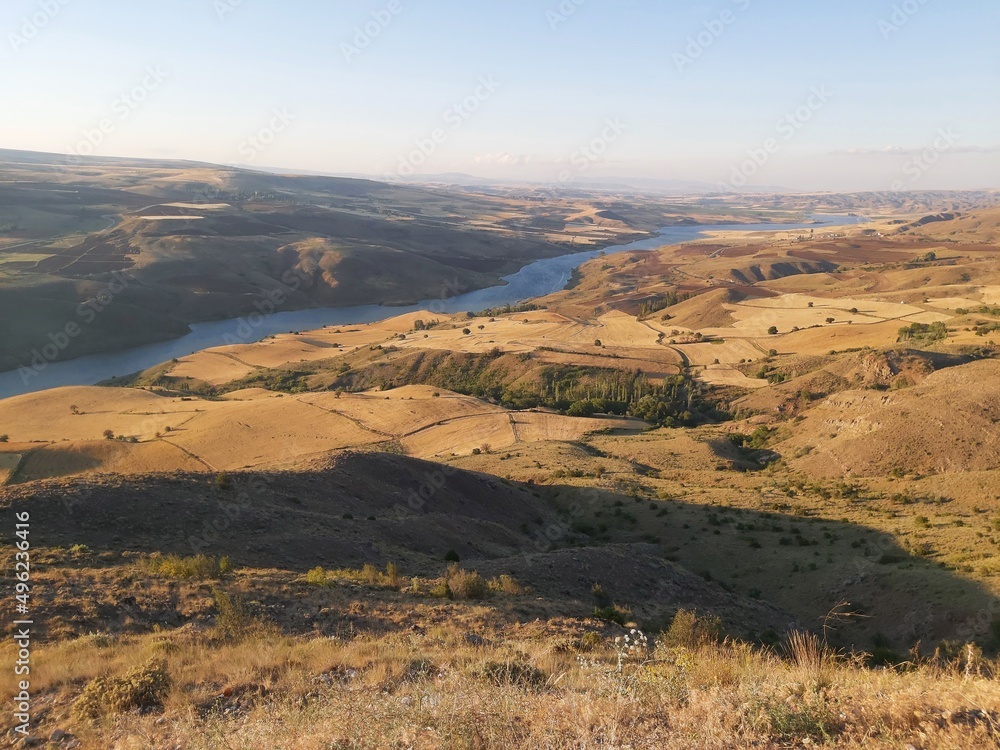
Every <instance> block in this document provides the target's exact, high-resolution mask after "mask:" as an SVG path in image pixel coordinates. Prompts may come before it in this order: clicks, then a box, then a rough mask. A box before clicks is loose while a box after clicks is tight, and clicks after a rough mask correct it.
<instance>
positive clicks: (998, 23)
mask: <svg viewBox="0 0 1000 750" xmlns="http://www.w3.org/2000/svg"><path fill="white" fill-rule="evenodd" d="M366 27H367V28H366ZM998 28H1000V3H998V2H996V0H960V1H959V2H955V1H954V0H953V1H952V2H950V3H948V2H945V1H944V0H924V2H920V0H905V1H903V0H838V2H835V3H834V2H790V1H788V0H784V1H780V2H779V1H778V0H706V1H704V2H696V3H690V2H675V1H673V0H662V1H661V2H654V1H653V0H614V1H612V0H565V1H564V2H561V1H560V0H538V1H537V2H532V1H531V0H503V1H502V2H501V1H498V0H479V2H473V1H472V0H375V1H374V2H368V1H367V0H357V1H352V2H343V1H338V0H298V1H297V2H296V1H295V0H285V1H284V2H277V1H276V0H242V1H241V0H172V1H171V2H164V1H162V0H143V2H135V0H128V1H126V0H101V1H100V2H97V0H8V1H7V2H6V3H4V5H3V8H2V9H0V35H2V37H0V92H2V94H3V109H2V118H3V119H2V126H0V135H2V138H0V146H2V147H8V148H23V149H32V150H44V151H56V152H78V153H96V154H104V155H122V156H150V157H170V158H189V159H198V160H205V161H211V162H217V163H226V164H245V165H248V166H282V167H290V168H299V169H311V170H317V171H329V172H339V173H348V172H358V173H366V174H374V175H392V174H399V173H404V174H405V173H408V172H418V173H442V172H466V173H471V174H476V175H482V176H487V177H495V178H505V179H515V180H545V181H555V180H560V179H562V180H563V181H576V180H581V181H583V180H591V179H598V178H604V177H613V176H619V177H620V176H631V177H645V178H656V179H681V180H699V181H705V182H710V183H715V184H723V183H725V184H731V185H733V186H739V187H743V186H747V187H753V186H754V185H782V186H787V187H791V188H797V189H807V190H813V189H828V190H853V189H872V190H886V189H892V188H896V189H898V188H901V187H903V188H913V189H941V188H974V187H998V186H1000V180H998V179H997V175H998V174H1000V169H998V167H1000V132H998V124H1000V97H998V95H997V92H998V91H1000V45H998V44H996V41H995V40H996V33H997V29H998ZM140 99H141V101H140ZM609 123H611V124H610V125H609Z"/></svg>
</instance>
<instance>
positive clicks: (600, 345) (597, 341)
mask: <svg viewBox="0 0 1000 750" xmlns="http://www.w3.org/2000/svg"><path fill="white" fill-rule="evenodd" d="M594 346H596V347H602V346H604V344H602V343H601V340H600V339H594Z"/></svg>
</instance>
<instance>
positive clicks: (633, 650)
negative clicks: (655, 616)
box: [615, 628, 649, 672]
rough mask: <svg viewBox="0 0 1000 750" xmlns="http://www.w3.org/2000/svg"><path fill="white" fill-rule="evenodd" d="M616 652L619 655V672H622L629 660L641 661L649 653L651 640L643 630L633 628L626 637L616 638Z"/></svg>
mask: <svg viewBox="0 0 1000 750" xmlns="http://www.w3.org/2000/svg"><path fill="white" fill-rule="evenodd" d="M615 651H616V652H617V653H618V671H619V672H621V671H622V666H623V665H624V664H625V661H626V660H627V659H635V660H636V661H640V660H641V659H642V658H643V657H644V656H646V655H647V654H648V653H649V639H648V638H647V637H646V634H645V633H643V632H642V631H641V630H637V629H636V628H632V630H630V631H629V632H628V633H626V634H625V635H623V636H618V637H616V638H615Z"/></svg>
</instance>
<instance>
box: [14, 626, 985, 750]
mask: <svg viewBox="0 0 1000 750" xmlns="http://www.w3.org/2000/svg"><path fill="white" fill-rule="evenodd" d="M591 640H593V639H591ZM788 648H789V652H790V654H791V656H790V657H788V658H785V657H782V656H780V655H779V654H777V653H775V652H772V651H769V650H759V649H755V648H753V647H751V646H749V645H746V644H742V643H733V642H725V643H721V644H720V643H709V642H702V643H701V645H696V646H692V647H686V646H673V645H666V640H664V641H663V642H662V643H659V644H658V645H656V646H655V648H652V649H651V650H648V651H642V652H636V653H634V654H631V655H627V656H626V657H625V658H624V660H623V661H622V662H621V665H620V666H619V659H618V655H617V653H616V651H615V650H614V648H613V647H612V646H611V644H609V643H607V642H603V643H601V644H600V645H598V646H597V647H596V648H594V649H592V650H590V651H587V652H586V653H579V652H578V651H575V650H574V649H572V648H565V647H563V646H562V645H560V644H559V642H557V641H556V640H554V639H552V638H532V639H518V640H497V641H492V642H484V643H478V642H477V643H470V642H469V641H468V640H467V639H465V638H463V637H461V633H459V632H458V631H456V630H454V629H451V628H448V627H447V626H446V627H444V628H438V629H435V631H434V632H427V633H422V634H421V633H409V634H403V635H400V634H396V635H390V636H382V637H371V636H365V635H362V636H359V637H356V638H353V639H347V640H345V639H336V638H334V639H331V638H290V637H286V636H283V635H281V634H279V633H272V634H271V635H267V636H264V635H260V636H257V637H253V638H250V639H247V640H244V641H242V642H239V643H226V642H221V641H218V640H216V639H212V638H210V637H209V634H207V633H199V632H197V631H193V630H190V629H186V628H182V629H180V630H177V631H173V632H171V633H163V634H154V635H149V636H142V637H136V638H122V639H119V640H106V639H102V638H99V637H86V638H81V639H78V640H76V641H72V642H67V643H59V644H56V645H53V646H49V647H46V648H44V649H41V650H40V651H39V653H38V673H39V675H41V676H42V677H41V679H40V681H39V682H38V683H37V685H36V690H37V691H38V692H39V694H42V695H45V696H48V698H47V699H48V700H52V701H53V703H54V705H56V706H61V707H63V708H57V709H56V710H54V711H53V712H52V713H50V714H49V715H48V716H47V721H48V723H51V726H50V727H49V731H51V729H52V728H53V727H55V726H59V727H60V728H63V729H65V730H67V731H71V732H72V733H73V734H75V735H76V736H77V737H79V738H80V739H81V740H82V742H83V747H101V748H122V749H124V748H148V747H183V748H190V749H191V750H199V749H201V748H205V749H206V750H207V749H208V748H212V749H213V750H214V749H215V748H241V749H244V750H256V749H257V748H261V749H264V748H267V749H268V750H270V748H275V747H282V748H301V749H303V750H307V749H308V750H312V749H314V748H315V749H316V750H318V749H319V748H388V747H392V748H396V747H399V748H404V747H405V748H411V747H412V748H484V749H485V748H540V747H547V748H579V747H597V746H599V747H614V748H628V747H632V748H645V747H671V748H720V749H721V748H744V747H746V748H749V747H756V748H781V747H803V746H806V745H807V744H810V743H811V744H812V745H813V746H817V745H818V746H824V747H838V748H898V747H903V746H905V745H906V744H907V743H909V744H912V745H913V746H914V747H918V748H944V749H945V750H958V749H959V748H962V749H966V748H969V749H971V748H987V747H998V746H1000V744H998V741H997V738H998V736H1000V734H997V730H998V729H1000V727H997V725H996V724H995V722H996V720H997V718H998V717H1000V713H997V712H998V711H1000V683H997V682H996V681H995V680H994V679H987V678H984V677H978V676H975V675H969V676H966V675H965V674H963V673H962V672H961V671H960V670H954V669H943V668H941V667H936V666H932V665H929V664H925V665H916V666H913V667H912V668H910V669H909V670H908V671H891V670H878V671H875V670H869V669H866V668H864V667H861V666H859V665H858V664H856V663H853V662H851V661H847V660H843V659H837V658H834V657H833V656H832V655H831V654H829V653H828V652H826V651H825V650H824V649H823V648H822V646H821V645H820V644H819V642H818V641H816V640H813V639H812V638H810V637H803V636H795V637H793V638H792V639H791V640H790V642H789V647H788ZM152 660H162V661H163V662H164V663H165V664H166V675H169V684H170V688H169V692H168V693H166V694H165V695H164V694H163V692H164V690H165V687H164V686H165V685H166V681H167V679H168V678H167V677H165V676H163V675H161V676H160V677H158V679H157V680H155V683H156V684H155V685H153V687H154V688H156V689H155V690H154V691H153V692H155V693H156V696H154V697H155V698H156V699H157V700H156V701H154V703H158V702H159V701H160V700H161V699H162V704H163V707H162V709H160V710H153V711H152V712H149V713H146V714H143V713H141V712H137V711H133V712H125V713H121V712H118V713H115V712H114V711H113V710H111V709H112V707H111V706H110V704H108V706H106V707H105V708H107V709H108V710H107V711H103V710H102V711H91V712H79V711H78V712H77V716H76V718H73V717H72V716H71V715H70V714H69V711H68V710H66V709H65V707H67V706H69V705H70V704H71V702H72V701H74V700H75V699H76V698H77V697H78V696H79V695H80V694H81V693H84V694H89V693H93V691H94V688H88V689H86V690H85V689H84V685H86V684H87V683H88V682H90V681H91V680H93V679H94V678H97V677H102V679H101V680H99V681H98V683H96V684H101V685H107V684H118V682H122V681H121V680H117V681H116V678H118V677H121V676H122V675H127V674H131V675H132V677H134V676H135V674H137V673H136V672H135V670H134V669H133V666H134V665H136V664H147V663H150V662H151V661H152ZM984 666H985V667H986V668H987V669H986V671H985V672H984V674H989V673H990V672H991V669H992V668H995V665H984ZM129 670H132V672H130V671H129ZM817 670H820V671H821V673H822V679H817V674H818V672H817ZM132 677H129V680H132ZM132 681H133V682H134V680H132ZM123 684H124V683H123ZM5 692H6V691H5ZM126 703H128V701H126ZM147 703H148V702H147ZM123 705H124V704H123ZM105 713H107V716H105V717H104V718H101V717H102V715H103V714H105ZM87 717H93V718H87Z"/></svg>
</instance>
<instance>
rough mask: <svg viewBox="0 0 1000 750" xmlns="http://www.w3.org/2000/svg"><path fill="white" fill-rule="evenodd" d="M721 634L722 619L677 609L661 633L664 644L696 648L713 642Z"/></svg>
mask: <svg viewBox="0 0 1000 750" xmlns="http://www.w3.org/2000/svg"><path fill="white" fill-rule="evenodd" d="M721 636H722V621H721V620H719V618H718V617H709V616H706V617H699V616H698V615H697V614H696V613H695V612H692V611H690V610H686V609H679V610H677V613H676V614H675V615H674V618H673V620H671V621H670V627H669V628H668V629H667V631H666V632H665V633H663V635H662V642H663V644H664V645H666V646H683V647H686V648H696V647H698V646H702V645H704V644H706V643H714V642H715V641H718V640H719V638H720V637H721Z"/></svg>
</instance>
